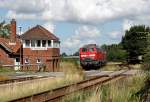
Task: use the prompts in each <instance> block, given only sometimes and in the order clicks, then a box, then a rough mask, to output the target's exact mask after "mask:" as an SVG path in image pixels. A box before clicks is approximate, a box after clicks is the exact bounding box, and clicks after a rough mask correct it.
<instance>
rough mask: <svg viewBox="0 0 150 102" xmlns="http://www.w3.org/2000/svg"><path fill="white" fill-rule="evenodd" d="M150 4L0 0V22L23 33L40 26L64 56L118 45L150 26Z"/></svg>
mask: <svg viewBox="0 0 150 102" xmlns="http://www.w3.org/2000/svg"><path fill="white" fill-rule="evenodd" d="M149 9H150V0H0V22H2V21H3V20H5V21H6V22H8V23H9V22H10V20H11V19H13V18H14V19H16V21H17V30H18V33H19V27H22V30H21V31H22V33H24V32H25V31H27V30H28V29H29V28H31V27H34V26H36V25H37V24H38V25H41V26H43V27H45V28H46V29H48V30H49V31H50V32H52V33H53V34H55V35H56V36H57V37H59V38H60V41H61V53H62V52H66V53H67V54H73V53H74V52H76V51H77V50H78V49H79V48H80V47H81V46H83V45H85V44H90V43H95V44H97V45H103V44H117V43H119V42H120V41H121V38H122V36H123V35H124V33H125V30H128V29H129V28H130V27H131V26H134V25H146V26H150V10H149Z"/></svg>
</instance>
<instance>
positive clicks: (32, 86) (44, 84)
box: [0, 61, 84, 102]
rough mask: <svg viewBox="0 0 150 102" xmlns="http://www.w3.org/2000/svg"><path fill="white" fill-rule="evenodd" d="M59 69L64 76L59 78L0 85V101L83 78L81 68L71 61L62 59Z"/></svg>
mask: <svg viewBox="0 0 150 102" xmlns="http://www.w3.org/2000/svg"><path fill="white" fill-rule="evenodd" d="M61 69H62V71H64V73H65V76H64V77H61V78H46V79H44V80H40V79H39V80H32V81H30V82H25V83H21V82H20V83H13V84H12V85H3V86H1V85H0V102H6V101H9V100H12V99H17V98H19V97H24V96H29V95H33V94H35V93H40V92H44V91H47V90H52V89H55V88H57V87H60V86H64V85H67V84H70V83H75V82H78V81H81V80H83V78H84V75H83V73H82V70H81V69H80V68H78V67H77V66H76V64H75V63H73V62H72V61H71V62H69V61H62V62H61Z"/></svg>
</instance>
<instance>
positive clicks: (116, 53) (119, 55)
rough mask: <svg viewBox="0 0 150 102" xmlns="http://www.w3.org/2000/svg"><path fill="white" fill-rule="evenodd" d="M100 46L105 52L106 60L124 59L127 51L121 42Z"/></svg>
mask: <svg viewBox="0 0 150 102" xmlns="http://www.w3.org/2000/svg"><path fill="white" fill-rule="evenodd" d="M101 48H102V49H103V50H105V51H106V53H107V60H108V61H125V60H126V56H127V53H126V51H125V50H123V49H122V46H121V44H112V45H102V46H101Z"/></svg>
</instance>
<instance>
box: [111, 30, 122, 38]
mask: <svg viewBox="0 0 150 102" xmlns="http://www.w3.org/2000/svg"><path fill="white" fill-rule="evenodd" d="M109 35H110V37H111V38H112V39H118V38H120V37H121V36H122V33H121V32H119V31H112V32H111V33H109Z"/></svg>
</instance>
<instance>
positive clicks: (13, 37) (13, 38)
mask: <svg viewBox="0 0 150 102" xmlns="http://www.w3.org/2000/svg"><path fill="white" fill-rule="evenodd" d="M10 40H11V42H13V43H15V41H16V20H15V19H12V20H11V26H10Z"/></svg>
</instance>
